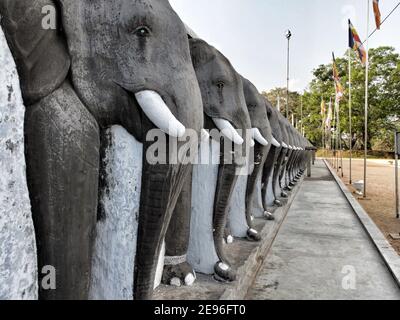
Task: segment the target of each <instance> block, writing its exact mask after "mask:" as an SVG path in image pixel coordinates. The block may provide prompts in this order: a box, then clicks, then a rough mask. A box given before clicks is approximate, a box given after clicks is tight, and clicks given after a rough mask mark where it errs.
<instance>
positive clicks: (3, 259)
mask: <svg viewBox="0 0 400 320" xmlns="http://www.w3.org/2000/svg"><path fill="white" fill-rule="evenodd" d="M0 70H1V71H0V300H35V299H37V298H38V279H37V276H38V270H37V254H36V241H35V232H34V227H33V222H32V214H31V204H30V199H29V192H28V187H27V183H26V164H25V154H24V148H25V145H24V116H25V107H24V104H23V100H22V96H21V90H20V86H19V78H18V74H17V70H16V67H15V63H14V59H13V57H12V55H11V52H10V50H9V48H8V45H7V42H6V39H5V36H4V33H3V30H2V29H1V28H0Z"/></svg>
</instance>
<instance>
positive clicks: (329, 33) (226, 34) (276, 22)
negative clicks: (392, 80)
mask: <svg viewBox="0 0 400 320" xmlns="http://www.w3.org/2000/svg"><path fill="white" fill-rule="evenodd" d="M369 1H370V2H371V3H372V0H170V3H171V5H172V7H173V8H174V9H175V11H176V12H177V13H178V14H179V16H180V17H181V19H182V20H183V21H184V22H185V23H186V24H187V25H189V26H190V28H191V29H193V31H194V32H196V33H197V35H198V36H199V37H201V38H202V39H204V40H205V41H207V42H208V43H209V44H211V45H213V46H214V47H216V48H217V49H218V50H220V51H221V52H222V53H223V54H224V55H225V56H226V57H227V58H228V59H229V60H230V61H231V62H232V64H233V66H234V67H235V69H236V71H238V72H239V73H240V74H242V75H243V76H244V77H246V78H248V79H249V80H250V81H252V82H253V83H254V85H255V86H256V87H257V88H258V90H259V91H265V90H270V89H273V88H275V87H286V59H287V58H286V52H287V40H286V38H285V31H286V30H287V29H290V30H291V31H292V34H293V36H292V39H291V41H290V42H291V45H290V46H291V54H290V59H291V63H290V64H291V70H290V78H291V80H290V88H291V90H296V91H300V92H301V91H303V90H305V89H306V88H307V86H308V84H309V83H310V81H311V79H312V70H313V69H315V68H316V67H317V66H318V65H320V64H324V63H329V62H331V59H332V51H334V52H335V55H336V56H337V57H339V56H342V55H343V54H344V53H345V52H346V49H347V46H348V25H347V20H348V18H350V19H351V20H352V22H353V25H354V26H355V28H356V29H357V31H358V33H359V35H360V37H361V38H362V39H363V40H364V39H365V38H366V34H367V4H368V2H369ZM399 1H400V0H381V1H380V2H381V5H380V7H381V12H382V19H383V18H385V17H386V16H387V14H389V12H390V11H391V10H392V9H393V8H394V7H395V6H396V5H397V4H398V3H399ZM374 29H375V20H374V15H373V11H372V5H371V11H370V32H372V31H373V30H374ZM382 45H389V46H393V47H395V48H396V50H397V52H399V53H400V7H399V8H398V9H397V10H396V11H395V12H394V13H393V14H392V16H391V17H390V18H389V19H388V20H387V21H386V22H385V23H384V25H383V26H382V29H381V31H378V32H377V33H375V35H373V36H372V37H371V39H370V41H369V46H370V47H372V48H375V47H379V46H382Z"/></svg>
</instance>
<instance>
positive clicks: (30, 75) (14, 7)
mask: <svg viewBox="0 0 400 320" xmlns="http://www.w3.org/2000/svg"><path fill="white" fill-rule="evenodd" d="M0 15H1V26H2V28H3V30H4V33H5V36H6V38H7V42H8V45H9V47H10V49H11V52H12V54H13V57H14V60H15V62H16V65H17V69H18V74H19V77H20V82H21V91H22V95H23V98H24V101H25V104H27V105H30V104H33V103H35V102H37V101H39V100H40V99H42V98H44V97H46V96H48V95H49V94H50V93H51V92H53V91H54V90H55V89H57V88H58V87H59V86H60V85H61V84H62V83H63V82H64V80H65V79H66V77H67V75H68V72H69V68H70V59H69V54H68V51H67V46H66V41H65V37H64V35H63V34H62V31H61V20H60V14H59V10H58V6H57V3H56V2H55V1H52V0H18V1H16V0H0Z"/></svg>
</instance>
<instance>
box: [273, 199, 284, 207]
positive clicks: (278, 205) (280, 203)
mask: <svg viewBox="0 0 400 320" xmlns="http://www.w3.org/2000/svg"><path fill="white" fill-rule="evenodd" d="M274 205H276V206H277V207H282V206H283V204H282V202H281V201H279V200H275V201H274Z"/></svg>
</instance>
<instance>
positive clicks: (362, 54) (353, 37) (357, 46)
mask: <svg viewBox="0 0 400 320" xmlns="http://www.w3.org/2000/svg"><path fill="white" fill-rule="evenodd" d="M349 47H350V48H352V49H353V50H354V51H356V52H357V54H358V56H359V58H360V60H361V63H362V64H365V63H366V62H367V52H366V51H365V49H364V46H363V44H362V42H361V39H360V36H359V35H358V33H357V30H356V29H355V28H354V26H353V24H352V23H351V21H350V20H349Z"/></svg>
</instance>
